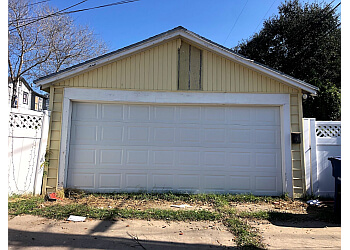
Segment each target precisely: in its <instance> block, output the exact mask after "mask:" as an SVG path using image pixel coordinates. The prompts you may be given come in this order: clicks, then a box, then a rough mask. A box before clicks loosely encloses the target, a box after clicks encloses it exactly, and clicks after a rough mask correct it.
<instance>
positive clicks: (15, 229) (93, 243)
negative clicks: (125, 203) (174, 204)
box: [8, 215, 236, 250]
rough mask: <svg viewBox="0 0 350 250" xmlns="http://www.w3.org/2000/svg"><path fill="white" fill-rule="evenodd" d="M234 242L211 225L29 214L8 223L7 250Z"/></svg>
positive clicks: (208, 245)
mask: <svg viewBox="0 0 350 250" xmlns="http://www.w3.org/2000/svg"><path fill="white" fill-rule="evenodd" d="M233 239H234V236H233V235H232V234H231V233H230V232H229V231H227V229H226V228H225V226H224V225H222V224H221V223H214V222H173V221H169V222H164V221H146V220H118V221H102V220H88V221H85V222H68V221H60V220H50V219H46V218H41V217H36V216H31V215H24V216H16V217H14V218H12V219H9V221H8V246H9V248H8V249H162V250H163V249H227V248H230V249H234V248H236V247H235V242H234V240H233Z"/></svg>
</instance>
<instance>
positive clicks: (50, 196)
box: [48, 193, 62, 200]
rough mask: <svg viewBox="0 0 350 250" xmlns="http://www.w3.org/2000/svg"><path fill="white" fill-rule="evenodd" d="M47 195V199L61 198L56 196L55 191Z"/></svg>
mask: <svg viewBox="0 0 350 250" xmlns="http://www.w3.org/2000/svg"><path fill="white" fill-rule="evenodd" d="M48 197H49V200H62V199H61V198H59V197H57V196H56V193H49V194H48Z"/></svg>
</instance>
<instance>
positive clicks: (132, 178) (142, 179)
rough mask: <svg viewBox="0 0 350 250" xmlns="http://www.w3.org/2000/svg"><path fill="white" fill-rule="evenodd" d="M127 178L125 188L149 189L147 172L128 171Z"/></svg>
mask: <svg viewBox="0 0 350 250" xmlns="http://www.w3.org/2000/svg"><path fill="white" fill-rule="evenodd" d="M125 180H126V182H125V188H126V189H127V190H147V187H148V175H147V173H126V174H125Z"/></svg>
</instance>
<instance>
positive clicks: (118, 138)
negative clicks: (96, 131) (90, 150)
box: [101, 124, 124, 143]
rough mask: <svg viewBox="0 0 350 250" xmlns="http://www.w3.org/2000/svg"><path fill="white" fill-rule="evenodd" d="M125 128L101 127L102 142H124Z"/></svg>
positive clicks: (118, 125) (115, 126) (116, 126)
mask: <svg viewBox="0 0 350 250" xmlns="http://www.w3.org/2000/svg"><path fill="white" fill-rule="evenodd" d="M123 134H124V127H123V126H122V125H120V124H115V125H109V124H106V125H104V126H101V141H102V142H105V141H113V143H118V142H119V143H121V142H122V141H123Z"/></svg>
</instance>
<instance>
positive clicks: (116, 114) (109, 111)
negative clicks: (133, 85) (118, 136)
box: [101, 104, 124, 122]
mask: <svg viewBox="0 0 350 250" xmlns="http://www.w3.org/2000/svg"><path fill="white" fill-rule="evenodd" d="M101 120H103V121H113V122H122V121H123V120H124V105H115V104H101Z"/></svg>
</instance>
